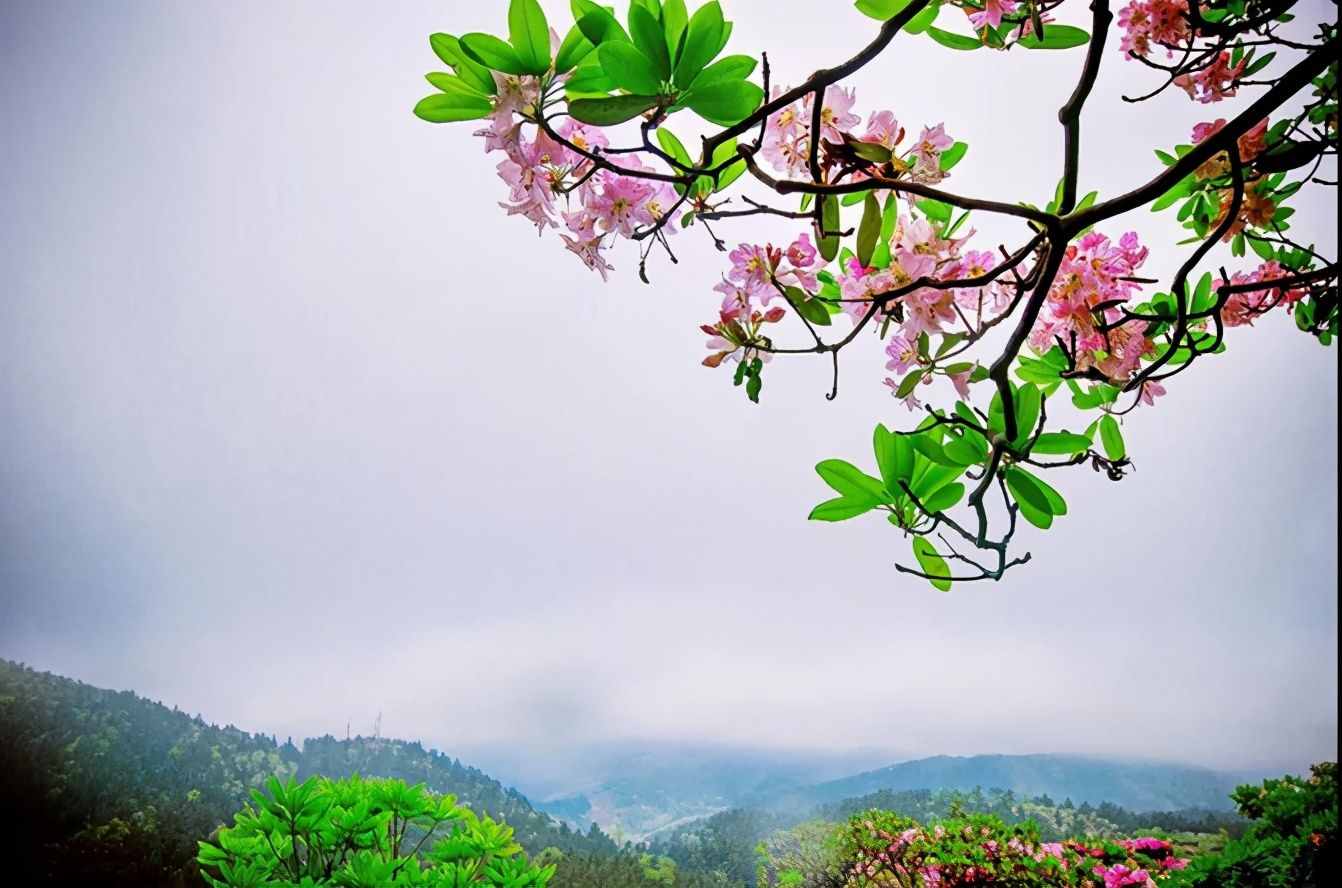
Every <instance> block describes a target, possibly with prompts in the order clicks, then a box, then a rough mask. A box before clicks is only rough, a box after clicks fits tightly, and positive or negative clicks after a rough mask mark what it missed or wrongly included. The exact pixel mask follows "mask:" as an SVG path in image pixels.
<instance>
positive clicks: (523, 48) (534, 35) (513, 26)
mask: <svg viewBox="0 0 1342 888" xmlns="http://www.w3.org/2000/svg"><path fill="white" fill-rule="evenodd" d="M508 39H509V40H510V41H512V44H513V49H515V50H517V56H518V58H520V59H521V60H522V64H523V65H524V66H525V67H526V73H527V74H544V73H545V72H546V71H548V70H550V25H549V23H548V22H546V20H545V11H544V10H543V9H541V5H540V3H539V2H537V0H512V2H511V3H509V4H508Z"/></svg>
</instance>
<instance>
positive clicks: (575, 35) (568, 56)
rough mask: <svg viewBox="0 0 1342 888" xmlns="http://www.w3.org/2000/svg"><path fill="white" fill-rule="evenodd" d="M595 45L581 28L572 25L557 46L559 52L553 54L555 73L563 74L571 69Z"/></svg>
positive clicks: (588, 53)
mask: <svg viewBox="0 0 1342 888" xmlns="http://www.w3.org/2000/svg"><path fill="white" fill-rule="evenodd" d="M594 49H596V45H595V44H594V43H592V41H590V40H588V39H587V37H586V35H584V34H583V32H582V29H581V28H579V27H578V26H577V25H574V26H573V27H572V28H570V29H569V32H568V36H567V37H565V38H564V42H563V43H562V44H560V46H559V54H558V55H556V56H555V73H556V74H564V73H567V72H568V71H572V70H573V69H574V68H575V67H577V65H578V63H579V62H581V61H582V60H583V59H585V58H587V57H588V56H589V55H591V54H592V50H594Z"/></svg>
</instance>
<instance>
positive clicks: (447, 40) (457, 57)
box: [429, 34, 498, 96]
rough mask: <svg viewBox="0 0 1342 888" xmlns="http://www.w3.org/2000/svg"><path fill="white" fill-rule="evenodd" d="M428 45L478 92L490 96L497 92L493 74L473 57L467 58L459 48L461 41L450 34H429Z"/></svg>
mask: <svg viewBox="0 0 1342 888" xmlns="http://www.w3.org/2000/svg"><path fill="white" fill-rule="evenodd" d="M429 46H431V47H432V48H433V51H434V53H435V54H436V55H437V56H438V58H440V59H442V60H443V61H444V62H446V63H447V64H449V65H451V66H452V70H454V71H456V72H457V75H458V76H460V77H461V78H462V79H463V80H465V81H467V82H468V83H471V84H472V85H474V86H475V88H476V89H478V90H479V91H480V92H482V93H484V94H485V95H487V96H492V95H494V93H496V92H498V84H496V83H495V82H494V75H492V74H490V73H489V69H488V68H486V67H485V66H484V65H482V64H480V63H479V62H477V61H475V60H474V59H471V58H469V57H468V56H467V55H466V54H465V53H464V52H462V50H461V41H459V40H457V38H455V37H453V36H452V35H451V34H430V35H429Z"/></svg>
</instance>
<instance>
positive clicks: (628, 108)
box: [568, 96, 659, 126]
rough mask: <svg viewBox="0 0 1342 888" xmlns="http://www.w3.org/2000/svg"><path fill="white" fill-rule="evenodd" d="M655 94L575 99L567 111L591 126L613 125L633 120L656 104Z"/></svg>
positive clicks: (569, 104)
mask: <svg viewBox="0 0 1342 888" xmlns="http://www.w3.org/2000/svg"><path fill="white" fill-rule="evenodd" d="M658 101H659V98H658V97H657V96H611V97H609V98H605V99H575V100H574V101H572V102H569V103H568V112H569V114H572V115H573V118H574V119H575V120H578V121H581V122H582V123H590V124H592V125H593V126H614V125H615V124H617V123H624V122H625V121H626V120H633V119H634V118H635V117H637V116H638V115H640V114H642V113H643V112H644V111H647V110H648V109H650V108H654V107H656V105H657V102H658Z"/></svg>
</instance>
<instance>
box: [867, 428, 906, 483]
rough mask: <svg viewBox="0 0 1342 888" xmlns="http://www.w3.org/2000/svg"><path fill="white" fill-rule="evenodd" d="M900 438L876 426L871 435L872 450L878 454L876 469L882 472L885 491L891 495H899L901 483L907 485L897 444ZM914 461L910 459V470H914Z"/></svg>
mask: <svg viewBox="0 0 1342 888" xmlns="http://www.w3.org/2000/svg"><path fill="white" fill-rule="evenodd" d="M898 438H899V436H898V435H895V434H894V433H893V432H891V431H890V430H889V429H887V428H886V427H885V426H884V425H878V426H876V429H875V430H874V431H873V432H872V434H871V449H872V450H873V451H874V452H875V454H876V467H877V468H878V469H879V470H880V472H881V481H883V482H884V483H885V489H886V490H888V491H890V492H891V493H894V494H898V493H900V491H901V488H900V486H899V482H901V481H904V482H906V483H907V481H908V478H907V476H902V475H900V473H899V471H900V468H901V466H900V461H899V451H898V446H897V444H896V442H897V441H898ZM912 467H913V466H912V459H911V458H910V460H909V464H908V466H907V468H908V469H910V470H911V469H912Z"/></svg>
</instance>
